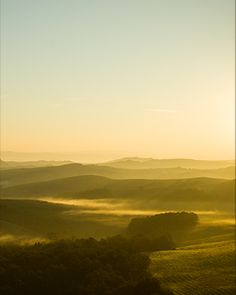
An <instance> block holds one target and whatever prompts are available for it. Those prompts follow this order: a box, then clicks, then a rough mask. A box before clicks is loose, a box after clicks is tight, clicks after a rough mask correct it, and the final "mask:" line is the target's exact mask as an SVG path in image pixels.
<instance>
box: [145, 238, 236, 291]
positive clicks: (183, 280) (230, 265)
mask: <svg viewBox="0 0 236 295" xmlns="http://www.w3.org/2000/svg"><path fill="white" fill-rule="evenodd" d="M151 259H152V264H151V271H152V273H153V274H154V275H155V276H156V277H157V278H159V280H160V281H161V283H163V285H165V286H167V287H169V288H171V289H172V290H173V291H174V294H176V295H189V294H194V295H217V294H218V295H220V294H222V295H223V294H228V295H230V294H235V279H236V276H235V241H234V240H231V239H229V240H225V241H218V242H210V243H207V240H206V242H205V243H201V244H195V245H191V246H185V247H181V248H178V249H177V250H175V251H161V252H153V253H152V254H151Z"/></svg>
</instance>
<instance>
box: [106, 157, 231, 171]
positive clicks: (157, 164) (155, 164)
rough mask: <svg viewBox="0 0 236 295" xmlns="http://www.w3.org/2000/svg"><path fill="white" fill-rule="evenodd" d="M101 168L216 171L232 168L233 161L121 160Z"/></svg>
mask: <svg viewBox="0 0 236 295" xmlns="http://www.w3.org/2000/svg"><path fill="white" fill-rule="evenodd" d="M101 165H103V166H109V167H115V168H125V169H151V168H152V169H157V168H176V167H182V168H188V169H218V168H225V167H228V166H234V165H235V161H234V160H220V161H206V160H194V159H152V158H139V157H131V158H123V159H118V160H114V161H109V162H105V163H102V164H101Z"/></svg>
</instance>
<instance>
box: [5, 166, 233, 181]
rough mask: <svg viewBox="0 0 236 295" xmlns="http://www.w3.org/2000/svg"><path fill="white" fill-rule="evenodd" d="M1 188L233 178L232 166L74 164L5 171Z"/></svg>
mask: <svg viewBox="0 0 236 295" xmlns="http://www.w3.org/2000/svg"><path fill="white" fill-rule="evenodd" d="M0 175H1V178H0V184H1V186H2V187H7V186H14V185H19V184H26V183H34V182H41V181H48V180H53V179H59V178H67V177H73V176H80V175H97V176H104V177H108V178H112V179H183V178H195V177H196V178H198V177H209V178H225V179H234V178H235V167H233V166H232V167H227V168H217V169H205V170H203V169H202V170H200V169H189V168H180V167H179V168H157V169H121V168H114V167H108V166H98V165H82V164H77V163H72V164H67V165H60V166H51V167H38V168H19V169H7V170H1V172H0Z"/></svg>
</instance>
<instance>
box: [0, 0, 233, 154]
mask: <svg viewBox="0 0 236 295" xmlns="http://www.w3.org/2000/svg"><path fill="white" fill-rule="evenodd" d="M1 6H2V7H1V17H2V23H1V33H2V34H1V54H2V77H1V84H2V91H1V94H2V97H1V131H2V132H1V134H2V135H1V148H2V150H11V151H18V152H23V151H24V152H57V153H77V154H81V155H85V154H86V155H87V158H88V157H89V155H90V154H91V155H93V156H91V157H93V160H94V159H95V160H96V158H97V159H98V160H100V159H102V160H103V159H104V160H105V159H110V158H112V157H122V156H130V155H134V156H152V157H159V158H170V157H188V158H189V157H191V158H202V159H206V158H209V159H219V158H222V159H229V158H234V136H235V134H234V119H235V118H234V117H235V107H234V106H235V103H234V95H235V92H234V74H235V73H234V65H235V63H234V58H235V56H234V41H235V40H234V39H235V32H234V18H235V16H234V11H235V9H234V1H233V0H114V1H111V0H105V1H104V0H63V1H62V0H40V1H38V0H20V1H19V0H1ZM81 157H82V156H81ZM81 160H83V159H82V158H81Z"/></svg>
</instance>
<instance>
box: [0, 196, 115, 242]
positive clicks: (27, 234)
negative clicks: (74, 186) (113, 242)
mask: <svg viewBox="0 0 236 295" xmlns="http://www.w3.org/2000/svg"><path fill="white" fill-rule="evenodd" d="M73 212H76V213H75V214H73ZM0 215H1V219H0V241H1V240H4V238H5V239H6V240H7V239H9V240H11V239H18V240H20V239H22V240H24V239H30V238H55V237H57V238H58V237H60V238H64V237H72V236H76V237H82V238H83V237H91V236H92V237H98V238H101V237H105V236H107V235H111V234H117V232H119V231H120V227H117V226H114V225H112V224H111V223H110V224H105V223H104V222H102V221H99V220H98V219H97V218H96V216H91V215H88V214H87V215H86V216H85V215H84V214H83V213H82V211H81V212H80V209H79V208H78V207H76V206H72V205H65V204H53V203H49V202H42V201H36V200H0Z"/></svg>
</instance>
